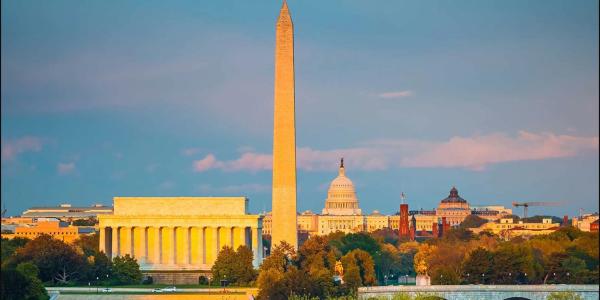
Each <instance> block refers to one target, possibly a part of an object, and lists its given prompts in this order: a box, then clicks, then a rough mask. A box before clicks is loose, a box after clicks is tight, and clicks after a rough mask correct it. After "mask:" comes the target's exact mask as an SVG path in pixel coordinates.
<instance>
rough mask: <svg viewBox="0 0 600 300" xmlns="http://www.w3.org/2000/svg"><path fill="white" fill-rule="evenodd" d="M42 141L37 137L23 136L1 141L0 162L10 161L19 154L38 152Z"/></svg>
mask: <svg viewBox="0 0 600 300" xmlns="http://www.w3.org/2000/svg"><path fill="white" fill-rule="evenodd" d="M42 144H43V141H42V139H41V138H39V137H34V136H25V137H22V138H18V139H14V140H7V141H5V140H2V161H3V162H5V161H12V160H15V159H16V158H17V156H18V155H19V154H21V153H25V152H39V151H40V150H42Z"/></svg>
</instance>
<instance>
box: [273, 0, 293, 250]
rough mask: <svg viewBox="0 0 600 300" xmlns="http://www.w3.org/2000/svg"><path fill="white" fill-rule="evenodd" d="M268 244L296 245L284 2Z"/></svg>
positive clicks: (289, 44) (289, 41) (289, 29)
mask: <svg viewBox="0 0 600 300" xmlns="http://www.w3.org/2000/svg"><path fill="white" fill-rule="evenodd" d="M274 102H275V109H274V126H273V203H272V207H273V234H272V245H277V244H279V243H281V242H282V241H286V242H287V243H288V244H291V245H292V246H294V247H295V248H298V232H297V230H296V123H295V108H294V27H293V24H292V18H291V17H290V13H289V11H288V7H287V4H286V3H285V2H284V3H283V6H282V7H281V11H280V13H279V18H278V19H277V30H276V35H275V101H274Z"/></svg>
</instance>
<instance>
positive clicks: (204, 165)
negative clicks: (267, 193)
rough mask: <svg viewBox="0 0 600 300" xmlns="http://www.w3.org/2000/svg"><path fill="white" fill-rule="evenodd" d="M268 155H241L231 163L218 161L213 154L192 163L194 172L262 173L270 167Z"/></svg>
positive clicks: (270, 157) (270, 160) (269, 156)
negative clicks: (216, 170)
mask: <svg viewBox="0 0 600 300" xmlns="http://www.w3.org/2000/svg"><path fill="white" fill-rule="evenodd" d="M272 160H273V158H272V156H271V155H270V154H260V153H253V152H248V153H243V154H242V155H241V156H240V158H238V159H236V160H231V161H219V160H217V159H216V157H215V156H214V155H213V154H208V155H206V156H205V157H204V158H203V159H200V160H197V161H194V171H196V172H204V171H207V170H210V169H221V170H223V171H241V170H245V171H253V172H256V171H263V170H270V169H271V165H272Z"/></svg>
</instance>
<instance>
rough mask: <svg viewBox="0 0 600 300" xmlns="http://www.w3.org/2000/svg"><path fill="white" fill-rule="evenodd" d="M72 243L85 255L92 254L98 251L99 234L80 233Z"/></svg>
mask: <svg viewBox="0 0 600 300" xmlns="http://www.w3.org/2000/svg"><path fill="white" fill-rule="evenodd" d="M73 245H74V246H75V247H77V248H78V249H80V250H81V252H82V253H83V254H84V255H85V256H93V255H94V254H96V253H98V252H100V250H99V246H100V235H99V234H98V233H94V234H89V235H81V236H79V238H78V239H76V240H75V241H74V242H73Z"/></svg>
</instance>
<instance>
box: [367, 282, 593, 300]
mask: <svg viewBox="0 0 600 300" xmlns="http://www.w3.org/2000/svg"><path fill="white" fill-rule="evenodd" d="M598 290H599V286H598V285H566V284H560V285H432V286H377V287H362V288H359V289H358V296H359V299H369V298H371V297H377V298H378V299H392V298H393V297H394V295H396V294H400V293H407V294H410V295H411V296H415V295H417V294H428V295H435V296H438V297H441V298H443V299H448V300H468V299H481V300H486V299H490V300H492V299H494V300H496V299H501V300H502V299H509V298H513V297H519V298H525V299H531V300H545V299H546V298H547V297H548V296H549V295H550V294H551V293H553V292H573V293H576V294H578V295H579V296H581V297H582V298H583V299H585V300H588V299H589V300H592V299H594V300H597V299H598V297H599V292H598Z"/></svg>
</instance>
